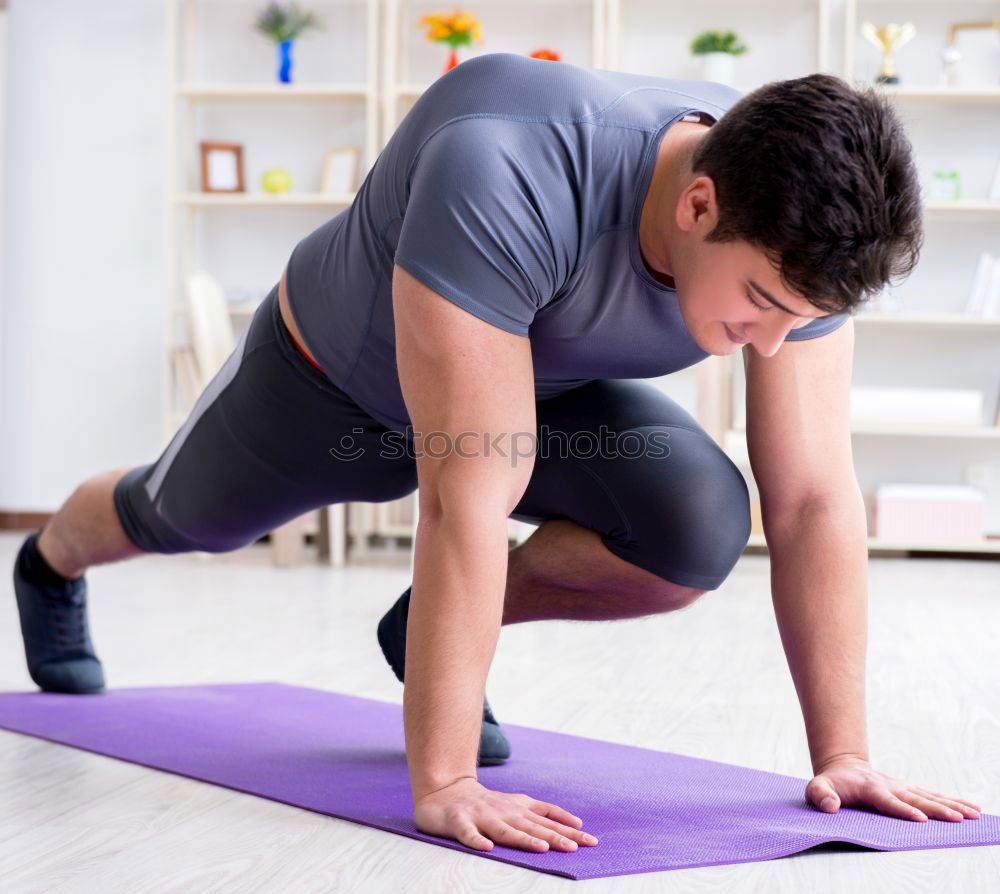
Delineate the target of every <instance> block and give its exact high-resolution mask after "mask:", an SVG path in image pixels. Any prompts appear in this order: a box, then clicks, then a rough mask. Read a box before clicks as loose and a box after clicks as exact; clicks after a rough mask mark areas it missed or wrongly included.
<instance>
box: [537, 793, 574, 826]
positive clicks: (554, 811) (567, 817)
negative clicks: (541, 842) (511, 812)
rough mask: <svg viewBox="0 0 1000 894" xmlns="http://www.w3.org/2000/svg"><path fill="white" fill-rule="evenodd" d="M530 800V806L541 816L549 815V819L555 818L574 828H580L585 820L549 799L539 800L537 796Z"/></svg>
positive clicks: (558, 821)
mask: <svg viewBox="0 0 1000 894" xmlns="http://www.w3.org/2000/svg"><path fill="white" fill-rule="evenodd" d="M528 801H529V802H530V803H529V804H528V806H529V807H530V808H531V809H532V810H533V811H534V812H535V813H537V814H540V815H541V816H547V817H548V818H549V819H553V820H555V821H556V822H557V823H562V824H563V825H566V826H572V827H573V828H574V829H579V828H580V827H581V826H582V825H583V820H582V819H580V817H578V816H573V814H572V813H570V812H569V811H568V810H563V809H562V807H558V806H557V805H555V804H549V803H548V802H547V801H539V800H537V799H535V798H528Z"/></svg>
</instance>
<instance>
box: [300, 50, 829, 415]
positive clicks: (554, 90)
mask: <svg viewBox="0 0 1000 894" xmlns="http://www.w3.org/2000/svg"><path fill="white" fill-rule="evenodd" d="M739 97H740V94H739V93H738V92H737V91H736V90H734V89H732V88H730V87H726V86H723V85H721V84H716V83H712V82H702V81H681V80H672V79H666V78H656V77H649V76H645V75H634V74H627V73H621V72H611V71H603V70H600V69H588V68H582V67H578V66H574V65H571V64H568V63H564V62H551V61H547V60H540V59H532V58H529V57H524V56H519V55H515V54H511V53H492V54H488V55H485V56H479V57H475V58H472V59H469V60H467V61H465V62H462V63H461V64H460V65H458V66H457V67H456V68H454V69H452V70H451V71H450V72H448V73H447V74H445V75H443V76H442V77H440V78H439V79H438V80H437V81H435V82H434V83H433V84H432V85H431V87H429V88H428V89H427V90H426V91H425V92H424V93H423V94H422V95H421V96H420V98H419V99H418V100H417V102H416V103H415V104H414V106H413V108H412V109H411V110H410V111H409V113H408V114H407V115H406V116H405V117H404V119H403V120H402V122H401V123H400V125H399V126H398V128H397V129H396V131H395V133H394V134H393V136H392V138H391V139H390V140H389V142H388V143H387V144H386V146H385V148H384V149H383V150H382V152H381V153H380V155H379V157H378V159H377V160H376V162H375V164H374V165H373V167H372V169H371V170H370V171H369V173H368V175H367V177H366V178H365V181H364V183H363V184H362V185H361V187H360V189H359V190H358V193H357V195H356V196H355V198H354V201H353V202H352V204H351V205H350V207H348V208H346V209H344V211H342V212H341V213H339V214H338V215H336V216H335V217H333V218H332V219H331V220H329V221H328V222H326V223H325V224H323V225H322V226H320V227H319V228H318V229H317V230H315V231H314V232H313V233H311V234H310V235H308V236H307V237H306V238H305V239H303V240H302V241H301V242H300V243H299V244H298V245H297V246H296V247H295V250H294V252H293V253H292V257H291V259H290V261H289V267H288V294H289V301H290V304H291V307H292V312H293V314H294V316H295V319H296V322H297V323H298V324H299V328H300V329H301V331H302V333H303V338H304V340H305V342H306V344H307V346H308V347H309V349H310V351H312V353H313V354H314V356H315V357H316V358H317V360H318V361H319V363H320V365H321V366H322V367H323V369H324V371H325V372H326V374H327V375H328V376H329V377H330V379H331V380H332V381H333V382H334V384H336V385H337V386H338V387H340V388H341V389H343V390H344V391H345V392H347V393H348V394H349V395H350V396H351V397H352V398H353V399H354V400H355V401H356V402H357V403H358V404H359V405H360V406H362V407H363V408H364V409H366V410H367V411H368V412H369V413H371V414H372V415H373V416H374V417H375V418H376V419H379V420H380V421H382V422H383V423H384V424H386V425H390V426H393V427H395V426H399V427H405V426H406V425H408V424H409V416H408V414H407V411H406V407H405V404H404V402H403V397H402V392H401V389H400V385H399V376H398V371H397V368H396V359H395V335H394V327H393V316H392V271H393V266H394V265H395V264H398V265H399V266H400V267H402V268H403V269H404V270H406V271H407V272H408V273H410V274H411V275H413V276H414V277H416V278H417V279H418V280H420V281H421V282H422V283H424V284H425V285H427V286H428V287H430V288H431V289H433V290H434V291H435V292H437V293H438V294H440V295H441V296H443V297H444V298H446V299H447V300H449V301H452V302H454V303H455V304H457V305H458V306H460V307H462V308H464V309H465V310H467V311H468V312H469V313H472V314H474V315H475V316H476V317H479V318H480V319H482V320H484V321H486V322H488V323H490V324H492V325H494V326H498V327H500V328H501V329H504V330H506V331H508V332H512V333H515V334H518V335H523V336H527V337H528V338H529V339H530V341H531V352H532V359H533V364H534V374H535V393H536V398H537V399H539V400H543V399H545V398H547V397H552V396H554V395H556V394H559V393H561V392H563V391H565V390H567V389H569V388H574V387H576V386H578V385H581V384H584V383H586V382H588V381H591V380H593V379H597V378H651V377H654V376H661V375H665V374H668V373H671V372H675V371H677V370H680V369H684V368H686V367H689V366H691V365H692V364H694V363H697V362H698V361H700V360H703V359H704V358H705V357H707V356H708V354H707V353H706V352H705V351H703V350H702V349H701V348H700V347H699V346H698V345H697V343H696V342H695V341H694V339H693V338H692V337H691V335H690V334H689V333H688V331H687V329H686V327H685V326H684V323H683V320H682V318H681V315H680V310H679V307H678V303H677V294H676V291H675V290H674V289H672V288H670V287H668V286H665V285H664V284H662V283H661V282H659V281H657V280H656V279H654V278H653V277H652V275H651V274H650V272H649V271H648V269H647V268H646V266H645V264H644V262H643V260H642V255H641V252H640V250H639V218H640V214H641V210H642V202H643V199H644V197H645V194H646V191H647V189H648V186H649V182H650V179H651V177H652V172H653V168H654V166H655V161H656V157H657V150H658V147H659V143H660V140H661V139H662V137H663V135H664V134H665V133H666V131H667V130H668V129H669V127H670V126H671V125H672V124H674V123H675V122H677V121H679V120H681V119H682V118H684V117H685V116H687V115H691V114H700V115H707V116H709V117H710V118H712V119H714V120H718V119H719V118H721V117H722V115H724V114H725V112H726V111H727V110H728V109H729V108H730V107H731V106H732V104H733V103H734V102H735V101H736V100H737V99H739ZM846 319H847V317H846V315H836V316H828V317H821V318H819V319H817V320H814V321H812V322H810V323H809V324H807V325H806V326H803V327H801V328H799V329H793V330H791V331H790V332H789V334H788V336H787V338H788V340H801V339H807V338H815V337H817V336H821V335H825V334H826V333H828V332H831V331H833V330H834V329H836V328H838V327H839V326H840V325H842V324H843V323H844V322H845V320H846Z"/></svg>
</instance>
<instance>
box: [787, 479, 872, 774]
mask: <svg viewBox="0 0 1000 894" xmlns="http://www.w3.org/2000/svg"><path fill="white" fill-rule="evenodd" d="M767 539H768V546H769V549H770V552H771V595H772V600H773V603H774V612H775V617H776V619H777V622H778V630H779V632H780V634H781V641H782V644H783V646H784V649H785V656H786V658H787V660H788V667H789V670H790V671H791V674H792V679H793V681H794V683H795V690H796V692H797V693H798V697H799V704H800V706H801V708H802V715H803V718H804V720H805V726H806V735H807V737H808V739H809V754H810V758H811V760H812V764H813V771H814V772H819V768H821V766H822V765H823V764H825V763H827V762H828V761H829V760H830V759H831V758H834V757H837V756H842V755H851V756H857V757H862V758H864V759H866V760H867V759H868V737H867V731H866V723H865V654H866V650H867V638H868V583H867V577H868V549H867V524H866V521H865V510H864V503H863V501H862V499H861V494H860V492H859V491H858V490H857V489H856V488H851V489H850V490H849V491H848V492H847V493H846V494H845V495H843V496H840V497H836V498H834V499H832V500H824V501H816V502H814V503H812V504H811V505H810V506H809V508H807V509H804V510H803V511H801V512H800V513H797V514H796V515H795V516H794V517H791V516H790V517H788V518H785V519H782V520H780V521H779V522H772V523H771V524H770V525H769V526H768V534H767Z"/></svg>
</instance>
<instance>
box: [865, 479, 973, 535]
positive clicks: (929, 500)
mask: <svg viewBox="0 0 1000 894" xmlns="http://www.w3.org/2000/svg"><path fill="white" fill-rule="evenodd" d="M872 515H873V522H874V525H873V527H874V532H873V533H874V536H875V537H877V538H879V539H880V540H900V541H909V542H913V541H926V542H928V543H943V542H947V543H979V542H982V541H983V540H984V539H985V538H986V497H985V495H984V494H983V492H982V491H980V490H978V489H977V488H974V487H968V486H966V485H960V484H883V485H882V486H880V487H879V488H878V489H877V490H876V491H875V503H874V507H873V512H872Z"/></svg>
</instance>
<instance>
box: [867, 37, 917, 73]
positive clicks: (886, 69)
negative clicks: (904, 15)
mask: <svg viewBox="0 0 1000 894" xmlns="http://www.w3.org/2000/svg"><path fill="white" fill-rule="evenodd" d="M916 33H917V29H916V27H915V26H914V24H913V23H912V22H907V23H906V24H905V25H897V24H896V23H895V22H889V24H888V25H873V24H872V23H871V22H862V23H861V34H862V35H863V36H864V37H865V39H867V40H868V41H870V42H871V43H872V44H873V45H874V46H876V47H877V48H878V49H880V50H881V51H882V70H881V71H880V72H879V73H878V77H877V78H875V83H876V84H898V83H899V75H897V74H896V66H895V64H894V63H893V59H892V54H893V53H894V52H895V51H896V50H898V49H899V48H900V47H901V46H903V45H904V44H907V43H909V42H910V41H911V40H912V39H913V35H914V34H916Z"/></svg>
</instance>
